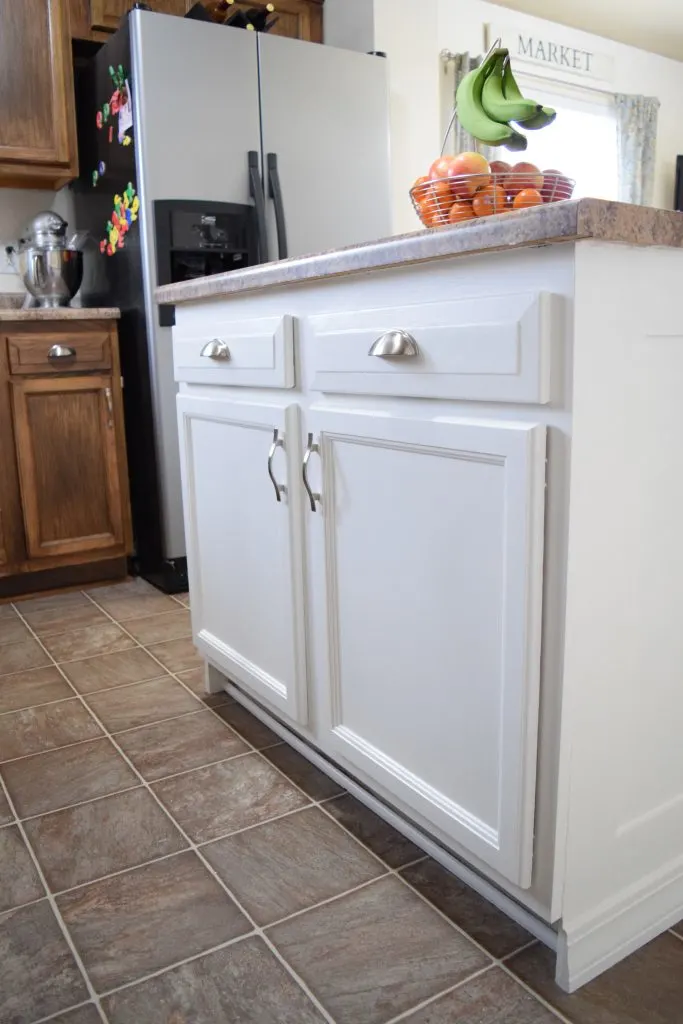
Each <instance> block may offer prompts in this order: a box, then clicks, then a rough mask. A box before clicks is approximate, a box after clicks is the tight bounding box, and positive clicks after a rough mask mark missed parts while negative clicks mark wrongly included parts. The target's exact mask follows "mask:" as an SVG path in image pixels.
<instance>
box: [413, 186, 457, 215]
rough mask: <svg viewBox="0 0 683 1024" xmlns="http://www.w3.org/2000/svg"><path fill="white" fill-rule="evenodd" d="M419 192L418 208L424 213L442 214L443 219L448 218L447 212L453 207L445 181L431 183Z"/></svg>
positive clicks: (449, 187)
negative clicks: (420, 196)
mask: <svg viewBox="0 0 683 1024" xmlns="http://www.w3.org/2000/svg"><path fill="white" fill-rule="evenodd" d="M421 192H422V198H421V199H420V206H421V207H422V208H423V209H424V211H425V212H427V211H429V212H431V213H433V214H443V217H444V219H445V218H447V217H448V212H449V210H450V208H451V206H452V205H453V193H452V192H451V186H450V184H449V183H448V182H447V181H445V180H440V181H432V182H431V183H430V184H429V185H427V186H426V187H425V188H424V189H423V190H421Z"/></svg>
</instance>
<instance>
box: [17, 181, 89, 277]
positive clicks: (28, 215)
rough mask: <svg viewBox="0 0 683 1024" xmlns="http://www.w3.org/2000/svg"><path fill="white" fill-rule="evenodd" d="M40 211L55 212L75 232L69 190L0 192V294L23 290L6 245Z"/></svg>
mask: <svg viewBox="0 0 683 1024" xmlns="http://www.w3.org/2000/svg"><path fill="white" fill-rule="evenodd" d="M41 210H56V211H57V213H59V214H60V215H61V216H62V217H64V219H65V220H67V221H69V228H70V230H75V229H76V225H75V224H74V223H73V201H72V196H71V193H70V192H69V190H68V188H63V189H62V190H61V191H60V192H48V191H42V190H38V189H19V188H2V189H0V293H2V292H23V291H24V286H23V284H22V283H21V279H20V278H19V277H18V276H17V274H15V272H14V271H13V270H12V268H11V266H9V264H8V263H7V260H6V256H5V246H6V245H14V244H15V243H16V241H17V238H18V237H19V235H20V233H21V232H22V230H23V229H24V228H25V227H26V224H27V222H28V221H30V220H31V219H32V218H33V217H35V215H36V214H37V213H40V212H41Z"/></svg>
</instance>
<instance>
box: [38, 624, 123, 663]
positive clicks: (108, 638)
mask: <svg viewBox="0 0 683 1024" xmlns="http://www.w3.org/2000/svg"><path fill="white" fill-rule="evenodd" d="M43 642H44V644H45V646H46V648H47V649H48V651H49V652H50V654H51V655H52V657H53V658H54V659H55V661H59V662H62V661H75V660H76V659H77V658H90V657H93V656H94V655H96V654H113V653H114V651H123V650H125V649H126V648H127V647H134V646H135V641H134V640H131V639H130V637H129V636H126V634H125V633H124V632H123V630H121V629H119V627H118V626H116V625H115V624H114V623H113V622H109V621H107V622H105V623H104V624H103V625H97V626H86V627H85V628H84V629H74V630H71V631H69V632H67V633H58V634H57V635H56V636H49V637H45V639H44V641H43Z"/></svg>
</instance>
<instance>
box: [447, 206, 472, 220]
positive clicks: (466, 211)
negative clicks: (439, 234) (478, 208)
mask: <svg viewBox="0 0 683 1024" xmlns="http://www.w3.org/2000/svg"><path fill="white" fill-rule="evenodd" d="M461 220H474V210H473V209H472V204H471V203H467V202H457V203H453V205H452V206H451V210H450V213H449V214H448V223H449V224H459V223H460V221H461Z"/></svg>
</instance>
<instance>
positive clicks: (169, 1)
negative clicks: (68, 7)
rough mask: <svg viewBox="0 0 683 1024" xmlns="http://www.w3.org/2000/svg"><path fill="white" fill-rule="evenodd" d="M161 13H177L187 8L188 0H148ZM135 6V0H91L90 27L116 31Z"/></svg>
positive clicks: (97, 29)
mask: <svg viewBox="0 0 683 1024" xmlns="http://www.w3.org/2000/svg"><path fill="white" fill-rule="evenodd" d="M147 3H148V4H149V6H150V7H151V9H152V10H153V11H157V12H158V13H159V14H177V15H179V16H180V17H182V16H183V14H185V12H186V10H187V3H186V0H147ZM132 6H133V0H90V27H91V28H92V29H93V30H94V31H105V32H116V30H117V28H118V27H119V24H120V22H121V18H122V17H123V16H124V14H126V13H127V12H128V11H129V10H130V9H131V7H132Z"/></svg>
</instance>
